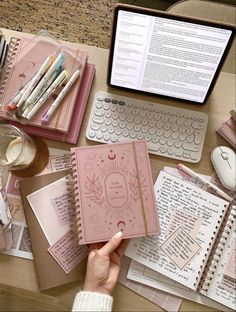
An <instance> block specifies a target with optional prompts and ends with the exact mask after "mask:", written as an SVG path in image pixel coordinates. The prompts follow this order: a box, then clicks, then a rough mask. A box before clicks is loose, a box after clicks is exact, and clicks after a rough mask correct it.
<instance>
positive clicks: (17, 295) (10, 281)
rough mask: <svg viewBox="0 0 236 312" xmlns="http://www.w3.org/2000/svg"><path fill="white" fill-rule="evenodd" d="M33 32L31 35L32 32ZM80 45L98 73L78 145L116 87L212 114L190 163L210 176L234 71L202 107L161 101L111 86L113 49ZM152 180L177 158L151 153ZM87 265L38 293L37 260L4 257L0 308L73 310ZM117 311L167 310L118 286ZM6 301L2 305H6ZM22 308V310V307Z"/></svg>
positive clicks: (230, 103)
mask: <svg viewBox="0 0 236 312" xmlns="http://www.w3.org/2000/svg"><path fill="white" fill-rule="evenodd" d="M2 31H3V33H4V34H5V36H6V38H7V39H9V38H10V37H12V36H17V37H18V36H20V34H21V33H18V32H15V31H10V30H6V29H2ZM28 36H31V35H29V34H28ZM73 45H75V46H79V47H80V48H81V49H84V50H87V51H88V52H89V55H90V56H89V62H91V63H94V64H96V76H95V79H94V83H93V87H92V91H91V95H90V98H89V102H88V105H87V110H86V114H85V118H84V121H83V125H82V128H81V133H80V137H79V140H78V144H77V145H78V146H83V145H88V144H91V145H92V144H94V143H92V142H88V141H87V140H86V138H85V131H86V126H87V122H88V118H89V112H90V109H91V106H92V101H93V97H94V94H95V92H96V91H98V90H104V91H110V92H111V91H112V92H113V93H119V94H121V95H125V96H131V97H134V96H135V97H137V98H139V99H146V100H150V101H153V102H158V103H163V104H166V105H172V106H177V107H183V108H188V109H193V110H198V111H202V112H206V113H207V114H208V117H209V123H208V130H207V135H206V140H205V146H204V150H203V155H202V160H201V161H200V163H198V164H188V163H187V165H188V166H189V167H190V168H192V169H193V170H195V171H196V172H199V173H204V174H209V175H210V174H211V173H212V169H213V168H212V165H211V162H210V154H211V151H212V149H213V148H214V147H215V146H218V145H227V146H229V145H228V144H227V142H226V141H225V140H224V139H222V138H221V137H220V136H219V135H218V134H217V133H216V132H215V128H216V127H217V126H218V125H219V124H220V123H221V122H223V121H225V120H226V119H227V118H228V117H229V110H230V109H232V108H233V107H235V75H233V74H229V73H223V72H222V73H221V75H220V77H219V79H218V81H217V83H216V86H215V88H214V90H213V93H212V94H211V96H210V98H209V100H208V102H207V103H206V104H205V105H203V106H200V105H199V106H195V105H189V104H181V102H178V101H173V100H166V99H161V98H158V97H156V98H155V97H149V96H144V95H139V94H137V95H134V94H132V93H129V92H119V91H115V90H109V89H108V88H107V86H106V69H107V59H108V50H106V49H101V48H97V47H91V46H86V45H78V44H73ZM47 143H48V145H49V146H50V147H55V148H60V149H65V150H69V149H70V147H71V146H72V145H70V144H66V143H62V142H57V141H51V140H47ZM150 160H151V167H152V173H153V179H154V181H155V179H156V177H157V175H158V173H159V171H160V169H162V168H163V166H164V165H166V166H172V167H175V166H176V164H177V163H178V161H176V160H172V159H168V158H164V157H159V156H153V155H150ZM85 266H86V263H85V262H83V263H82V265H81V279H80V280H79V281H78V282H74V283H70V284H68V285H64V286H61V287H57V288H55V289H51V290H48V291H44V292H43V293H39V290H38V285H37V278H36V273H35V269H34V263H33V261H31V260H26V259H21V258H17V257H12V256H7V255H3V254H1V255H0V309H1V307H4V310H7V311H16V310H18V311H19V310H24V311H27V310H28V311H33V310H34V311H36V310H41V311H46V310H47V311H49V310H50V311H63V310H70V309H71V305H72V302H73V298H74V296H75V294H76V292H77V291H78V290H79V289H81V288H82V284H83V279H84V273H85ZM114 298H115V301H114V311H163V310H162V309H161V308H159V307H158V306H156V305H154V304H153V303H151V302H150V301H148V300H145V299H144V298H142V297H140V296H139V295H137V294H135V293H134V292H132V291H131V290H129V289H127V288H125V287H124V286H122V285H119V284H118V285H117V287H116V289H115V292H114ZM1 302H2V303H1ZM19 307H20V308H19ZM180 311H215V310H214V309H212V308H208V307H205V306H202V305H199V304H196V303H194V302H190V301H187V300H183V303H182V305H181V309H180Z"/></svg>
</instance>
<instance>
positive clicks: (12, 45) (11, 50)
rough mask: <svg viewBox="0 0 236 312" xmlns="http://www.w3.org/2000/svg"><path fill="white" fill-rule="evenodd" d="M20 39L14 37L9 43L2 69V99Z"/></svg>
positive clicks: (0, 95)
mask: <svg viewBox="0 0 236 312" xmlns="http://www.w3.org/2000/svg"><path fill="white" fill-rule="evenodd" d="M19 42H20V39H19V38H15V37H12V38H11V39H10V42H9V44H8V48H7V55H6V59H5V65H4V66H3V68H2V69H1V70H0V99H1V97H2V94H3V91H4V89H5V85H6V82H7V79H8V75H9V73H10V70H11V67H12V64H13V63H12V60H13V58H14V56H15V55H16V53H17V48H18V46H19Z"/></svg>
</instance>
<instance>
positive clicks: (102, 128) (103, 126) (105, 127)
mask: <svg viewBox="0 0 236 312" xmlns="http://www.w3.org/2000/svg"><path fill="white" fill-rule="evenodd" d="M100 129H101V131H102V132H106V131H107V126H106V125H101V127H100ZM94 130H95V129H94Z"/></svg>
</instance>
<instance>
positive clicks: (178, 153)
mask: <svg viewBox="0 0 236 312" xmlns="http://www.w3.org/2000/svg"><path fill="white" fill-rule="evenodd" d="M182 155H183V152H182V151H177V152H175V156H177V157H182Z"/></svg>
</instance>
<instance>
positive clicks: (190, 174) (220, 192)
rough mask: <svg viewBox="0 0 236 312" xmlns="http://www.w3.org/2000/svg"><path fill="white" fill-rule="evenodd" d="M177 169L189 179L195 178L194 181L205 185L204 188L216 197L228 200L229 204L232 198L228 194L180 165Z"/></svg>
mask: <svg viewBox="0 0 236 312" xmlns="http://www.w3.org/2000/svg"><path fill="white" fill-rule="evenodd" d="M177 167H178V169H179V171H180V172H181V171H182V172H184V173H186V174H187V175H189V176H190V177H192V178H195V179H196V180H198V181H200V182H202V183H203V184H204V185H206V186H208V187H210V188H211V189H213V190H214V191H215V192H216V193H217V194H218V195H220V196H222V197H224V198H225V199H226V200H228V201H230V202H231V201H232V200H233V198H232V197H231V196H229V195H228V194H226V193H225V192H223V191H222V190H221V189H219V188H218V187H217V186H216V185H214V184H212V183H211V182H208V181H207V180H205V179H204V178H202V177H201V176H199V175H198V174H197V173H195V172H194V171H192V170H191V169H189V168H188V167H186V166H184V165H182V164H178V166H177Z"/></svg>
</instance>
